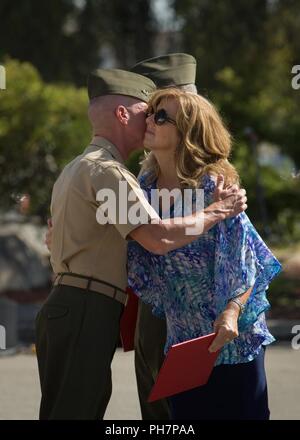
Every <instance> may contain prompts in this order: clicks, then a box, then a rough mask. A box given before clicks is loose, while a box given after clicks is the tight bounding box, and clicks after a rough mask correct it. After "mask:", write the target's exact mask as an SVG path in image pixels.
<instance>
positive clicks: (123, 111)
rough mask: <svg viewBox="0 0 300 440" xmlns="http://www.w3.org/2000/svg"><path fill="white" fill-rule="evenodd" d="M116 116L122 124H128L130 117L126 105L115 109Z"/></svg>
mask: <svg viewBox="0 0 300 440" xmlns="http://www.w3.org/2000/svg"><path fill="white" fill-rule="evenodd" d="M115 115H116V117H117V119H118V121H119V122H120V123H121V124H123V125H127V124H128V122H129V119H130V115H129V112H128V110H127V108H126V107H124V105H118V107H116V108H115Z"/></svg>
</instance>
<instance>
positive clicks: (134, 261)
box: [128, 241, 166, 318]
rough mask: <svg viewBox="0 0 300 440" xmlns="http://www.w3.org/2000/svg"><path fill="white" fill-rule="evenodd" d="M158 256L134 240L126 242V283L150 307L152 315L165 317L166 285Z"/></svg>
mask: <svg viewBox="0 0 300 440" xmlns="http://www.w3.org/2000/svg"><path fill="white" fill-rule="evenodd" d="M160 258H161V257H160V256H159V255H155V254H152V253H150V252H148V251H147V250H146V249H144V248H143V247H142V246H140V245H139V244H138V243H137V242H136V241H130V242H129V243H128V285H129V286H130V287H131V288H132V290H133V291H134V293H135V294H136V295H137V296H138V297H139V298H141V300H142V301H143V302H145V303H146V304H149V305H150V306H151V307H152V313H153V314H154V315H156V316H158V317H160V318H165V314H164V307H163V294H164V291H165V287H166V286H165V281H164V279H163V276H162V272H161V270H162V264H161V263H162V262H161V261H160Z"/></svg>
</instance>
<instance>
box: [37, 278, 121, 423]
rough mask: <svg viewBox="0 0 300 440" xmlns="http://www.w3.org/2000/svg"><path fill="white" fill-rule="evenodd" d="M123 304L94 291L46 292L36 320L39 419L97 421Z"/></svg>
mask: <svg viewBox="0 0 300 440" xmlns="http://www.w3.org/2000/svg"><path fill="white" fill-rule="evenodd" d="M122 311H123V305H122V304H121V303H119V302H117V301H116V300H113V299H112V298H109V297H107V296H104V295H101V294H99V293H96V292H91V291H88V290H83V289H79V288H76V287H69V286H63V285H60V286H56V287H54V288H53V289H52V291H51V293H50V295H49V297H48V298H47V300H46V302H45V304H44V305H43V306H42V308H41V310H40V311H39V313H38V315H37V318H36V351H37V359H38V367H39V376H40V384H41V392H42V398H41V405H40V419H42V420H62V419H64V420H80V419H81V420H95V419H102V418H103V416H104V413H105V410H106V407H107V405H108V402H109V399H110V396H111V392H112V382H111V361H112V358H113V356H114V353H115V349H116V346H117V343H118V341H119V322H120V317H121V313H122Z"/></svg>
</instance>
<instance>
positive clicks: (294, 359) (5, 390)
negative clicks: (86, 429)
mask: <svg viewBox="0 0 300 440" xmlns="http://www.w3.org/2000/svg"><path fill="white" fill-rule="evenodd" d="M266 365H267V373H268V380H269V397H270V409H271V414H272V419H282V420H286V419H292V420H300V381H299V370H300V349H299V350H293V349H292V348H291V344H290V343H280V344H277V345H273V346H272V347H271V348H269V350H268V351H267V358H266ZM113 382H114V391H113V395H112V398H111V401H110V404H109V407H108V409H107V413H106V419H108V420H113V419H115V420H122V419H123V420H136V419H140V411H139V405H138V399H137V393H136V385H135V377H134V368H133V353H132V352H129V353H123V352H122V351H121V350H118V351H117V353H116V355H115V358H114V362H113ZM39 398H40V391H39V384H38V376H37V364H36V358H35V356H34V355H32V354H19V355H15V356H9V357H0V419H1V420H3V419H9V420H17V419H21V420H26V419H36V418H37V413H38V404H39Z"/></svg>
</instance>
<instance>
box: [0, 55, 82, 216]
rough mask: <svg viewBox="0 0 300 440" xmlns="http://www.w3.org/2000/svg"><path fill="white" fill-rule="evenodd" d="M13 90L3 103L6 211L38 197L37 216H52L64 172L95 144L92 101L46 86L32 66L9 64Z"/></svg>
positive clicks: (1, 160)
mask: <svg viewBox="0 0 300 440" xmlns="http://www.w3.org/2000/svg"><path fill="white" fill-rule="evenodd" d="M5 67H6V73H7V89H6V90H5V91H1V97H0V176H1V180H0V192H1V208H2V209H8V208H10V207H11V206H12V204H13V202H14V201H15V200H16V197H17V195H18V194H21V193H29V194H30V195H31V197H32V213H33V214H38V215H40V216H42V217H45V216H46V215H47V212H48V209H49V205H50V197H51V191H52V186H53V183H54V181H55V178H56V177H57V174H58V172H59V171H60V169H61V168H62V166H63V165H64V164H65V163H66V162H68V161H69V160H71V159H72V158H73V157H74V156H75V155H77V154H79V153H80V152H81V151H82V150H83V149H84V148H85V146H86V145H87V143H88V142H89V140H90V127H89V124H88V120H87V116H86V109H87V96H86V91H85V90H83V89H76V88H75V87H73V86H70V85H69V86H66V85H52V84H45V83H44V82H43V81H42V79H41V77H40V75H39V74H38V72H37V70H36V69H35V68H34V67H33V66H32V65H30V64H29V63H20V62H18V61H14V60H9V61H7V62H6V63H5Z"/></svg>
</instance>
